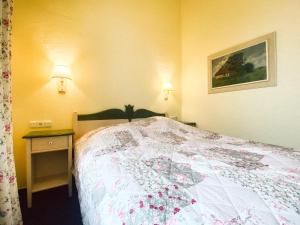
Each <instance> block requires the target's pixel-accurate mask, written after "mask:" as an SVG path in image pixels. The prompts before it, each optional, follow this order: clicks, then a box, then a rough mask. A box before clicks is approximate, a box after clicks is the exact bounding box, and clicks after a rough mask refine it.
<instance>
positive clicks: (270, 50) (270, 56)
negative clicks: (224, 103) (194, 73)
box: [208, 32, 277, 94]
mask: <svg viewBox="0 0 300 225" xmlns="http://www.w3.org/2000/svg"><path fill="white" fill-rule="evenodd" d="M262 42H266V43H267V74H268V79H267V80H262V81H255V82H248V83H242V84H234V85H229V86H224V87H217V88H213V87H212V60H214V59H216V58H219V57H222V56H224V55H227V54H230V53H233V52H236V51H239V50H242V49H244V48H248V47H251V46H254V45H257V44H259V43H262ZM276 85H277V75H276V32H272V33H270V34H266V35H264V36H261V37H258V38H255V39H253V40H250V41H247V42H244V43H242V44H239V45H236V46H234V47H231V48H228V49H226V50H223V51H220V52H217V53H215V54H212V55H210V56H208V93H209V94H213V93H221V92H228V91H240V90H247V89H253V88H263V87H272V86H276Z"/></svg>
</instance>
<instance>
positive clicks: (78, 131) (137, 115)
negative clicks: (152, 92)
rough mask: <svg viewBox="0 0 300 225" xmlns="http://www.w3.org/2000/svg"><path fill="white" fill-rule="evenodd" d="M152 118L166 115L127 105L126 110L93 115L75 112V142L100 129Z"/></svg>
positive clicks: (106, 111) (114, 110)
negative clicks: (135, 108)
mask: <svg viewBox="0 0 300 225" xmlns="http://www.w3.org/2000/svg"><path fill="white" fill-rule="evenodd" d="M152 116H166V114H165V113H156V112H153V111H150V110H147V109H137V110H134V106H133V105H125V110H121V109H107V110H104V111H101V112H97V113H92V114H77V112H74V114H73V130H74V132H75V140H76V139H78V138H80V137H81V136H82V135H84V134H85V133H87V132H89V131H91V130H94V129H97V128H99V127H103V126H110V125H116V124H120V123H126V122H131V121H132V120H135V119H141V118H147V117H152Z"/></svg>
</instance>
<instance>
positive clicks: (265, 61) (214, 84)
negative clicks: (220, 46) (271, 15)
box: [208, 32, 276, 94]
mask: <svg viewBox="0 0 300 225" xmlns="http://www.w3.org/2000/svg"><path fill="white" fill-rule="evenodd" d="M270 86H276V33H275V32H273V33H270V34H267V35H264V36H261V37H259V38H256V39H254V40H251V41H248V42H246V43H243V44H239V45H237V46H234V47H232V48H229V49H226V50H223V51H221V52H218V53H215V54H213V55H210V56H208V93H209V94H212V93H219V92H226V91H239V90H244V89H251V88H262V87H270Z"/></svg>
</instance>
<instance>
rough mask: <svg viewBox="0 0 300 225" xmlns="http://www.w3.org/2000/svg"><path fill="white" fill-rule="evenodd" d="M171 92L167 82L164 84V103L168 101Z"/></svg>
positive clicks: (171, 87)
mask: <svg viewBox="0 0 300 225" xmlns="http://www.w3.org/2000/svg"><path fill="white" fill-rule="evenodd" d="M171 91H174V89H173V86H172V84H171V83H169V82H167V83H164V86H163V92H164V100H165V101H168V99H169V94H170V92H171Z"/></svg>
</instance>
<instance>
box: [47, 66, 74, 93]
mask: <svg viewBox="0 0 300 225" xmlns="http://www.w3.org/2000/svg"><path fill="white" fill-rule="evenodd" d="M52 78H56V79H57V91H58V93H60V94H65V93H66V90H67V81H68V80H72V79H71V71H70V69H69V68H68V67H66V66H61V65H57V66H55V67H54V70H53V75H52Z"/></svg>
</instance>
